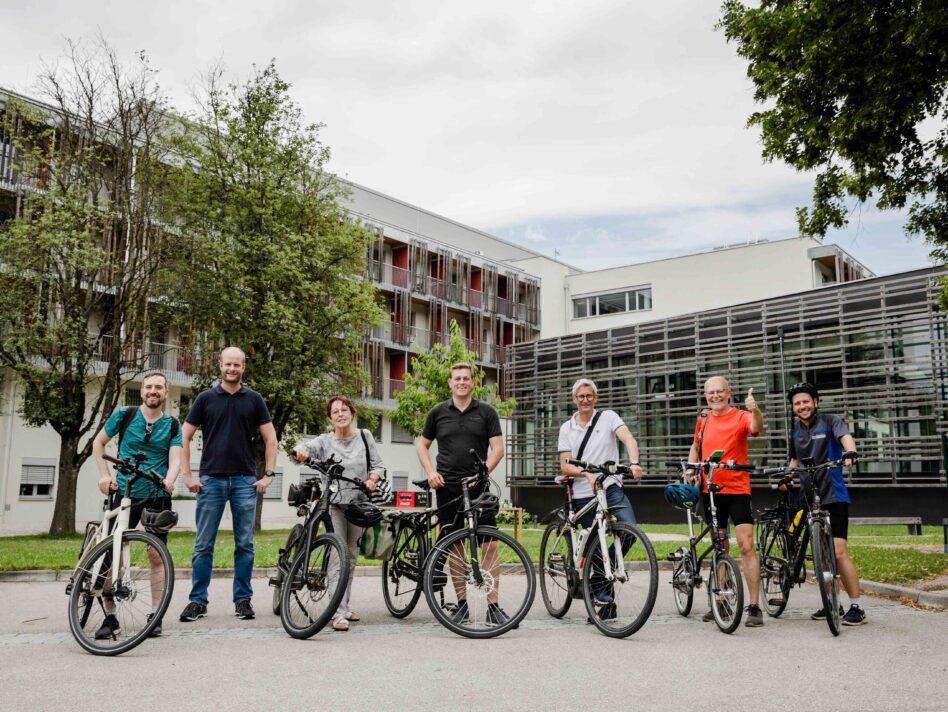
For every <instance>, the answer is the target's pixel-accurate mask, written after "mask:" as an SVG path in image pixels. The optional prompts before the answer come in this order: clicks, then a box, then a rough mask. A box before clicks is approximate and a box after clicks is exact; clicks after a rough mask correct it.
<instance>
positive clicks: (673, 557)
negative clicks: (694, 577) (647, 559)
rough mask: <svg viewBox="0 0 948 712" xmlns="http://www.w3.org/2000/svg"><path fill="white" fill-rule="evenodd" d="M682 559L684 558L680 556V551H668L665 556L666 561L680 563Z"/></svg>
mask: <svg viewBox="0 0 948 712" xmlns="http://www.w3.org/2000/svg"><path fill="white" fill-rule="evenodd" d="M682 558H684V557H683V556H682V555H681V552H680V551H669V552H668V553H667V554H665V559H666V560H667V561H681V560H682Z"/></svg>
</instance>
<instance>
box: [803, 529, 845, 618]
mask: <svg viewBox="0 0 948 712" xmlns="http://www.w3.org/2000/svg"><path fill="white" fill-rule="evenodd" d="M810 541H811V542H812V543H811V547H812V551H813V577H814V578H815V579H816V585H817V586H818V587H819V589H820V598H821V599H823V610H824V611H826V625H828V626H829V629H830V632H831V633H832V634H833V635H839V594H838V593H837V591H836V548H835V546H834V545H833V534H832V532H831V531H830V527H829V525H828V524H826V523H825V522H822V521H820V520H818V519H814V520H813V523H812V524H811V525H810Z"/></svg>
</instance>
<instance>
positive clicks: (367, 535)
mask: <svg viewBox="0 0 948 712" xmlns="http://www.w3.org/2000/svg"><path fill="white" fill-rule="evenodd" d="M392 514H393V513H392V512H385V513H384V514H383V515H382V519H381V521H378V522H376V523H375V524H373V525H371V526H368V527H366V528H365V531H363V532H362V538H361V539H359V552H360V553H361V554H362V556H364V557H365V558H367V559H378V560H379V561H388V560H389V559H390V558H391V556H392V550H393V549H394V548H395V535H396V534H398V521H397V520H396V519H394V518H393V516H392Z"/></svg>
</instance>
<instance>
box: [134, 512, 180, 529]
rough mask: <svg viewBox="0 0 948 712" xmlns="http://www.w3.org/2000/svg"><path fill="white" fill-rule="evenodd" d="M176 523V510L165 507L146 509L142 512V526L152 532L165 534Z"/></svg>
mask: <svg viewBox="0 0 948 712" xmlns="http://www.w3.org/2000/svg"><path fill="white" fill-rule="evenodd" d="M177 523H178V513H177V512H172V511H170V510H167V509H146V510H145V511H144V512H142V526H143V527H145V531H149V532H151V533H152V534H167V533H168V532H170V531H171V530H172V529H174V528H175V525H176V524H177Z"/></svg>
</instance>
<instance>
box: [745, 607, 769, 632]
mask: <svg viewBox="0 0 948 712" xmlns="http://www.w3.org/2000/svg"><path fill="white" fill-rule="evenodd" d="M744 610H745V611H747V620H745V621H744V626H745V627H746V628H758V627H760V626H762V625H763V624H764V614H763V613H761V611H760V606H755V605H753V604H751V605H750V606H748V607H747V608H745V609H744Z"/></svg>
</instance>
